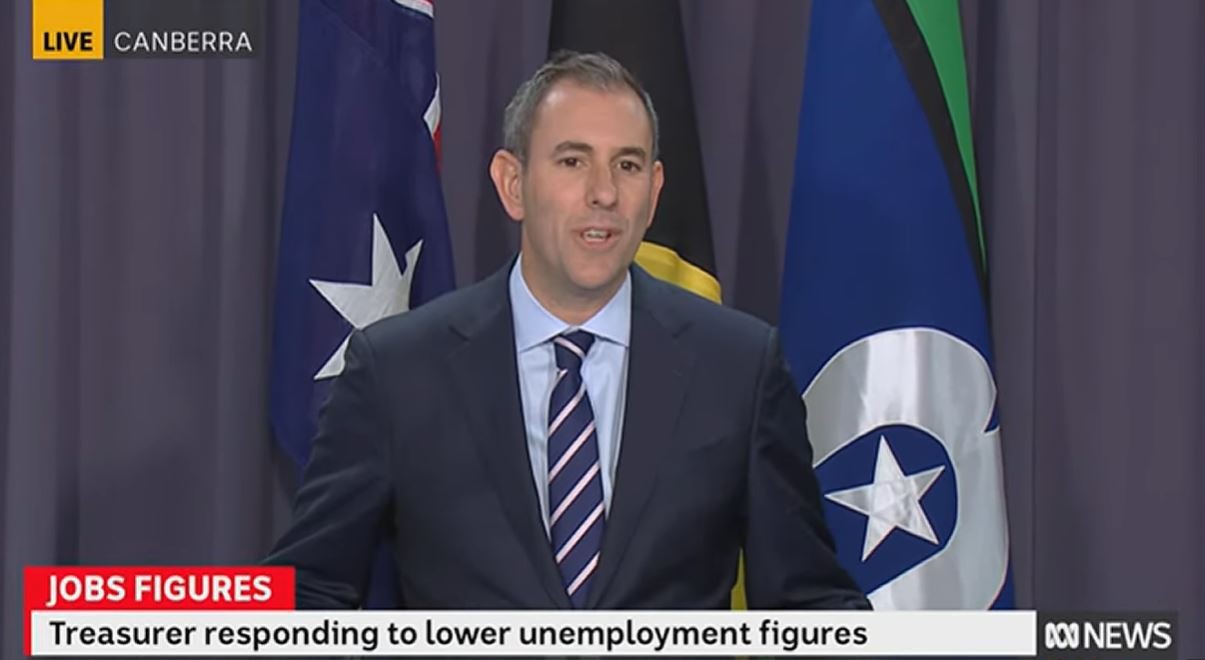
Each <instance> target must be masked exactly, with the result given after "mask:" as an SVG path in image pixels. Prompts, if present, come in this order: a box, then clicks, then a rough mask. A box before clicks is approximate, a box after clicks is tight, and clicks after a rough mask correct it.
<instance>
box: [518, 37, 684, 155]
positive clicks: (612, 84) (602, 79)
mask: <svg viewBox="0 0 1205 660" xmlns="http://www.w3.org/2000/svg"><path fill="white" fill-rule="evenodd" d="M565 79H568V80H572V81H573V82H575V83H578V84H580V85H583V86H585V87H589V88H591V89H596V90H602V91H615V90H620V89H623V88H625V87H626V88H628V89H630V90H632V91H633V92H635V93H636V96H637V98H639V99H640V101H641V102H642V103H644V110H645V112H646V113H647V114H648V117H649V126H650V127H651V129H652V134H653V153H652V159H653V160H656V159H657V153H658V150H657V142H658V138H659V136H660V134H659V131H658V127H657V111H656V110H654V109H653V99H652V97H650V96H649V93H648V92H647V91H645V89H644V87H643V86H642V85H641V84H640V81H638V80H636V76H634V75H632V72H631V71H628V70H627V69H626V68H625V67H624V66H623V65H622V64H620V63H619V62H618V61H617V60H615V59H614V58H613V57H611V56H609V55H607V54H605V53H578V52H575V51H571V50H561V51H557V52H556V53H554V54H553V55H552V57H551V58H549V60H548V61H547V62H545V63H544V64H543V65H542V66H541V67H540V68H539V69H537V70H536V72H535V73H534V74H532V76H531V78H528V79H527V80H526V81H524V82H523V84H522V85H519V89H518V90H516V91H515V95H514V97H513V98H512V99H511V100H510V103H508V104H507V105H506V113H505V114H504V115H503V118H502V146H503V147H504V148H505V149H506V150H507V151H509V152H511V153H513V154H514V155H515V156H516V157H518V159H519V160H520V161H521V162H526V161H527V147H528V145H529V144H530V143H531V129H532V125H533V124H534V123H535V116H536V109H537V108H538V107H539V106H540V102H541V101H543V100H544V97H545V96H547V95H548V92H549V90H551V89H552V87H553V85H555V84H556V83H558V82H560V81H561V80H565Z"/></svg>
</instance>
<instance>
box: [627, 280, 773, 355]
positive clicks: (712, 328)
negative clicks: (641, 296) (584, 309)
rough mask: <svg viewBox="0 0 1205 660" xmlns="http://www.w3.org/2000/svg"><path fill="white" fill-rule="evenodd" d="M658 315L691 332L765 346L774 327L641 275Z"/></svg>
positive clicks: (691, 333)
mask: <svg viewBox="0 0 1205 660" xmlns="http://www.w3.org/2000/svg"><path fill="white" fill-rule="evenodd" d="M637 279H638V280H639V281H640V286H641V287H642V288H644V289H645V291H646V298H647V300H648V303H649V307H650V308H651V310H652V311H653V313H654V315H657V316H661V317H663V318H664V319H665V320H666V321H667V322H669V323H673V324H680V325H682V326H683V327H684V329H686V330H689V331H690V332H688V333H687V334H689V335H692V336H697V337H701V338H705V339H713V340H718V341H726V342H732V343H743V342H753V343H755V344H756V345H759V346H761V345H764V343H765V341H766V339H767V337H768V336H769V334H770V331H771V330H772V326H771V325H770V324H769V323H766V322H765V321H763V320H761V319H759V318H757V317H756V316H753V315H752V314H749V313H747V312H743V311H741V310H738V309H734V308H732V307H728V306H725V305H721V304H719V303H716V302H714V301H712V300H708V299H707V298H704V297H702V296H700V295H698V294H696V293H693V292H691V291H689V290H687V289H684V288H682V287H680V286H677V285H675V284H670V283H668V282H664V281H662V280H659V279H657V278H655V277H653V276H652V275H649V274H647V273H640V274H639V275H637Z"/></svg>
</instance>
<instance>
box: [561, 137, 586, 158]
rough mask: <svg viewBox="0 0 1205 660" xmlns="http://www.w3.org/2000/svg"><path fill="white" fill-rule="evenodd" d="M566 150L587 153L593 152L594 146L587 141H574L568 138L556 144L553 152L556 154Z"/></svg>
mask: <svg viewBox="0 0 1205 660" xmlns="http://www.w3.org/2000/svg"><path fill="white" fill-rule="evenodd" d="M565 151H584V152H586V153H593V152H594V147H592V146H590V145H588V144H586V143H585V142H574V141H572V140H566V141H564V142H562V143H560V144H558V145H556V147H555V148H553V150H552V153H553V155H554V156H555V155H556V154H559V153H562V152H565Z"/></svg>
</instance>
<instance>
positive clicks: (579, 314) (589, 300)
mask: <svg viewBox="0 0 1205 660" xmlns="http://www.w3.org/2000/svg"><path fill="white" fill-rule="evenodd" d="M527 268H528V264H527V263H525V262H520V268H519V275H520V276H521V277H522V278H523V283H524V284H525V285H526V286H527V290H528V291H531V295H532V296H533V297H534V298H535V299H536V302H538V303H540V305H542V306H543V307H544V309H546V310H548V313H549V314H552V315H553V316H555V317H557V318H558V319H560V320H562V321H564V322H565V323H568V324H569V325H572V326H580V325H582V324H583V323H585V322H586V321H589V320H590V319H591V318H593V317H594V315H595V314H598V312H599V310H601V309H602V308H603V307H606V305H607V303H608V302H610V301H611V298H614V297H615V294H616V293H617V292H618V291H619V287H621V286H623V280H624V278H623V277H620V278H619V279H617V280H616V281H615V282H612V283H610V284H609V285H608V286H606V287H605V288H602V289H596V290H589V291H585V290H583V291H577V292H571V291H554V290H546V289H544V288H543V287H542V285H540V284H539V283H538V282H536V281H535V280H536V279H537V278H532V277H530V276H529V275H528V272H527Z"/></svg>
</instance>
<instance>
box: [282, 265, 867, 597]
mask: <svg viewBox="0 0 1205 660" xmlns="http://www.w3.org/2000/svg"><path fill="white" fill-rule="evenodd" d="M508 272H509V268H506V269H503V270H501V271H499V272H498V273H496V274H494V275H492V276H491V277H489V278H488V279H486V280H484V281H483V282H480V283H478V284H476V285H473V286H470V287H466V288H464V289H461V290H458V291H455V292H453V293H450V294H448V295H445V296H443V297H442V298H439V299H438V300H435V301H432V302H430V303H428V304H426V305H423V306H422V307H419V308H417V309H414V310H412V311H410V312H407V313H406V314H403V315H400V316H396V317H392V318H388V319H384V320H382V321H380V322H378V323H375V324H373V325H371V326H369V327H367V328H365V329H364V330H363V331H358V332H355V333H354V334H353V335H352V337H351V340H350V343H349V344H348V347H347V351H346V354H345V357H346V366H345V368H344V371H343V373H342V374H341V375H340V376H339V377H338V378H337V380H336V381H335V383H334V385H333V387H332V391H331V395H330V398H329V400H328V402H327V403H326V405H325V407H324V408H323V410H322V412H321V415H320V419H319V430H318V435H317V437H316V439H315V441H314V448H313V454H312V457H311V459H310V463H309V465H308V466H307V468H306V473H305V477H304V482H303V485H302V487H301V489H300V491H299V492H298V495H297V498H296V502H295V508H294V520H293V523H292V526H291V527H290V529H289V530H288V531H287V532H286V533H285V535H284V536H283V537H282V538H281V540H280V541H279V542H278V544H277V546H276V548H275V549H274V551H273V553H272V554H271V556H270V557H269V558H268V560H267V561H268V563H272V564H286V565H291V566H295V567H296V568H297V602H298V607H303V608H323V609H334V608H346V607H357V606H359V604H360V603H361V600H362V598H363V595H364V593H365V586H366V583H367V580H368V574H369V568H370V566H371V564H372V561H371V560H372V557H373V555H374V549H375V547H376V546H377V544H378V542H379V540H380V539H381V538H382V535H385V536H387V537H389V538H390V539H391V541H392V548H393V554H394V558H395V560H396V563H397V568H398V573H399V579H400V589H401V593H402V597H403V599H404V601H405V603H404V604H405V606H406V607H410V608H416V609H441V608H458V609H508V608H535V609H556V608H569V607H571V604H570V602H569V599H568V597H567V596H566V594H565V589H564V587H563V586H562V583H561V577H560V574H559V572H558V570H557V567H556V563H555V559H554V558H553V552H552V549H551V545H550V543H549V540H548V537H547V536H546V533H545V530H544V525H543V523H542V518H541V513H540V511H539V509H538V506H539V505H538V503H537V496H536V490H535V486H534V484H533V483H532V476H531V466H530V462H529V460H528V456H527V443H526V436H525V431H524V426H523V420H522V412H521V403H520V395H519V384H518V370H517V366H516V357H515V340H514V328H513V321H512V316H511V309H510V299H509V292H508V287H507V275H508ZM631 318H632V331H631V340H630V341H631V344H630V347H629V355H628V360H629V366H628V383H627V388H628V390H627V408H626V412H625V418H624V422H623V437H622V440H621V446H620V455H619V464H618V468H617V469H616V474H615V480H614V484H615V485H614V491H613V495H612V500H611V508H610V513H609V515H608V517H607V525H606V531H605V534H604V537H603V545H602V550H601V555H600V559H599V567H598V569H597V571H598V572H597V573H596V575H595V578H594V580H593V584H592V585H591V590H590V593H589V597H588V601H587V607H592V608H602V609H621V608H633V609H689V608H727V607H728V604H729V593H730V590H731V588H732V586H733V583H734V580H735V577H736V572H737V558H738V556H739V553H740V551H741V550H742V549H743V550H744V553H745V566H746V577H745V589H746V595H747V600H748V603H749V607H751V608H756V609H761V608H819V609H844V608H868V607H869V604H868V603H867V601H866V599H865V598H864V597H863V595H862V593H861V592H860V590H859V589H858V587H857V585H856V584H855V583H854V582H853V580H852V579H851V578H850V577H849V576H848V574H846V572H845V571H844V570H842V568H841V567H840V565H839V564H838V563H837V560H836V557H835V556H834V552H833V541H832V538H831V536H830V535H829V532H828V530H827V528H826V527H825V523H824V519H823V515H822V511H821V502H820V492H819V488H818V485H817V482H816V478H815V475H814V473H813V471H812V450H811V446H810V444H809V443H808V441H807V432H806V426H805V413H804V406H803V403H802V401H801V399H800V397H799V393H798V390H797V389H796V388H795V385H794V383H793V382H792V380H791V376H790V374H789V373H788V371H787V368H786V364H785V362H784V359H783V357H782V354H781V352H780V350H779V346H778V342H777V339H776V333H775V331H774V330H773V329H772V328H771V327H770V326H768V325H766V324H765V323H763V322H761V321H758V320H756V319H754V318H752V317H750V316H748V315H746V314H743V313H740V312H737V311H735V310H732V309H728V308H725V307H722V306H720V305H716V304H713V303H711V302H709V301H706V300H704V299H702V298H699V297H697V296H695V295H693V294H690V293H688V292H686V291H684V290H682V289H679V288H677V287H675V286H673V285H670V284H666V283H664V282H661V281H659V280H656V279H655V278H653V277H652V276H650V275H648V274H647V273H645V272H644V271H643V270H641V269H640V268H639V267H633V268H632V317H631Z"/></svg>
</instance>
